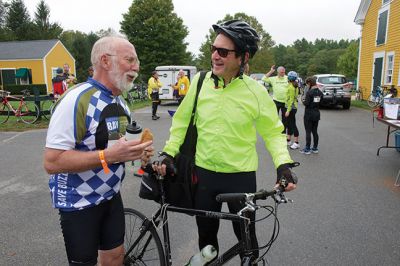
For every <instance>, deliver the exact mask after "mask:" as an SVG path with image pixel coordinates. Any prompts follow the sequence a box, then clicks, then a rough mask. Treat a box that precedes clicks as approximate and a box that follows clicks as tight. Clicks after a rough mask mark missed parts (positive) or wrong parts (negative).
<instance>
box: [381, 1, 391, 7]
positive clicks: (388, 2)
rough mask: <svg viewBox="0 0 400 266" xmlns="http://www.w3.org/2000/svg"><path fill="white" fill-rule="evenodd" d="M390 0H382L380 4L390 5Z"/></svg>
mask: <svg viewBox="0 0 400 266" xmlns="http://www.w3.org/2000/svg"><path fill="white" fill-rule="evenodd" d="M391 2H392V0H389V1H387V2H386V3H385V0H382V6H386V5H390V3H391Z"/></svg>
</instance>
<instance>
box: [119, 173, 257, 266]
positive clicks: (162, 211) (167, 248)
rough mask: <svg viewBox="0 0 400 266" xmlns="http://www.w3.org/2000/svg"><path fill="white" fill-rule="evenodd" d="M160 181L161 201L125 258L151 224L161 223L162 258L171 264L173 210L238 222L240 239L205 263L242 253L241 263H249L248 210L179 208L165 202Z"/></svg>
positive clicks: (156, 225) (218, 261) (220, 260)
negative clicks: (170, 218)
mask: <svg viewBox="0 0 400 266" xmlns="http://www.w3.org/2000/svg"><path fill="white" fill-rule="evenodd" d="M159 182H160V192H161V202H160V208H159V209H158V210H157V212H156V213H155V214H154V215H153V217H152V218H151V219H145V220H144V222H143V224H142V227H141V229H140V234H139V237H138V238H137V239H136V240H135V241H134V243H133V244H132V245H131V246H130V248H129V249H128V250H127V251H126V253H125V259H128V260H129V254H130V253H131V252H132V250H133V249H134V248H135V247H136V245H138V243H140V241H141V240H142V238H143V237H144V236H145V234H146V232H148V231H149V230H150V228H151V227H152V226H155V227H158V225H160V224H162V228H163V249H164V260H165V262H166V265H168V266H171V265H172V257H171V245H170V237H169V225H168V211H171V212H175V213H183V214H188V215H195V216H199V217H207V218H213V219H219V220H229V221H232V222H233V221H234V222H238V223H239V224H240V231H241V239H242V240H240V241H238V243H236V244H235V245H233V246H232V247H231V248H230V249H228V250H227V251H226V252H224V253H223V254H221V255H220V256H219V257H218V258H216V259H215V260H213V261H212V262H210V263H209V264H207V265H222V264H224V263H226V262H228V261H229V260H231V259H232V258H233V257H235V256H237V255H239V254H243V258H242V265H251V259H252V258H251V255H252V252H251V251H252V250H251V249H252V247H251V240H250V230H249V226H250V219H249V218H247V217H246V216H245V215H246V213H248V212H244V215H243V216H241V215H238V214H232V213H226V212H213V211H205V210H197V209H188V208H180V207H175V206H171V205H168V204H165V201H166V198H165V192H164V189H163V186H162V182H163V181H162V178H161V179H159ZM150 240H151V238H150V237H149V239H147V242H146V244H145V247H147V245H148V244H149V242H150Z"/></svg>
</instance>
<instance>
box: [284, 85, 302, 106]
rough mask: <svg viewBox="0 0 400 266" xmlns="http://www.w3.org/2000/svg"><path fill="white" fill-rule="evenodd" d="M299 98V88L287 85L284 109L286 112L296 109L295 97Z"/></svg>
mask: <svg viewBox="0 0 400 266" xmlns="http://www.w3.org/2000/svg"><path fill="white" fill-rule="evenodd" d="M298 96H299V88H295V87H294V86H293V84H292V83H289V85H288V87H287V98H286V104H285V107H286V108H287V110H286V111H287V112H290V111H291V110H292V109H297V105H298V104H297V97H298Z"/></svg>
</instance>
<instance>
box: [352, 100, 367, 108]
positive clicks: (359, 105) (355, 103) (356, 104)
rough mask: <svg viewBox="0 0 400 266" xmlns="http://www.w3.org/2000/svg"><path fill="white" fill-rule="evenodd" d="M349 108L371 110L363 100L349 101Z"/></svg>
mask: <svg viewBox="0 0 400 266" xmlns="http://www.w3.org/2000/svg"><path fill="white" fill-rule="evenodd" d="M351 106H352V107H357V108H361V109H365V110H372V108H371V107H369V106H368V104H367V101H365V100H362V101H357V100H353V101H351Z"/></svg>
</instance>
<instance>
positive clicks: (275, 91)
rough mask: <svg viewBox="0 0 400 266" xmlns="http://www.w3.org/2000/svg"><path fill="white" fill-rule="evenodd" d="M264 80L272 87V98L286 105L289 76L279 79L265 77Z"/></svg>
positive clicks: (276, 77) (277, 77)
mask: <svg viewBox="0 0 400 266" xmlns="http://www.w3.org/2000/svg"><path fill="white" fill-rule="evenodd" d="M262 80H263V81H264V82H266V83H268V84H269V85H270V86H271V87H272V98H273V99H274V100H275V101H278V102H281V103H284V102H286V95H287V85H288V79H287V76H283V77H279V76H274V77H265V76H264V77H263V78H262Z"/></svg>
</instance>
